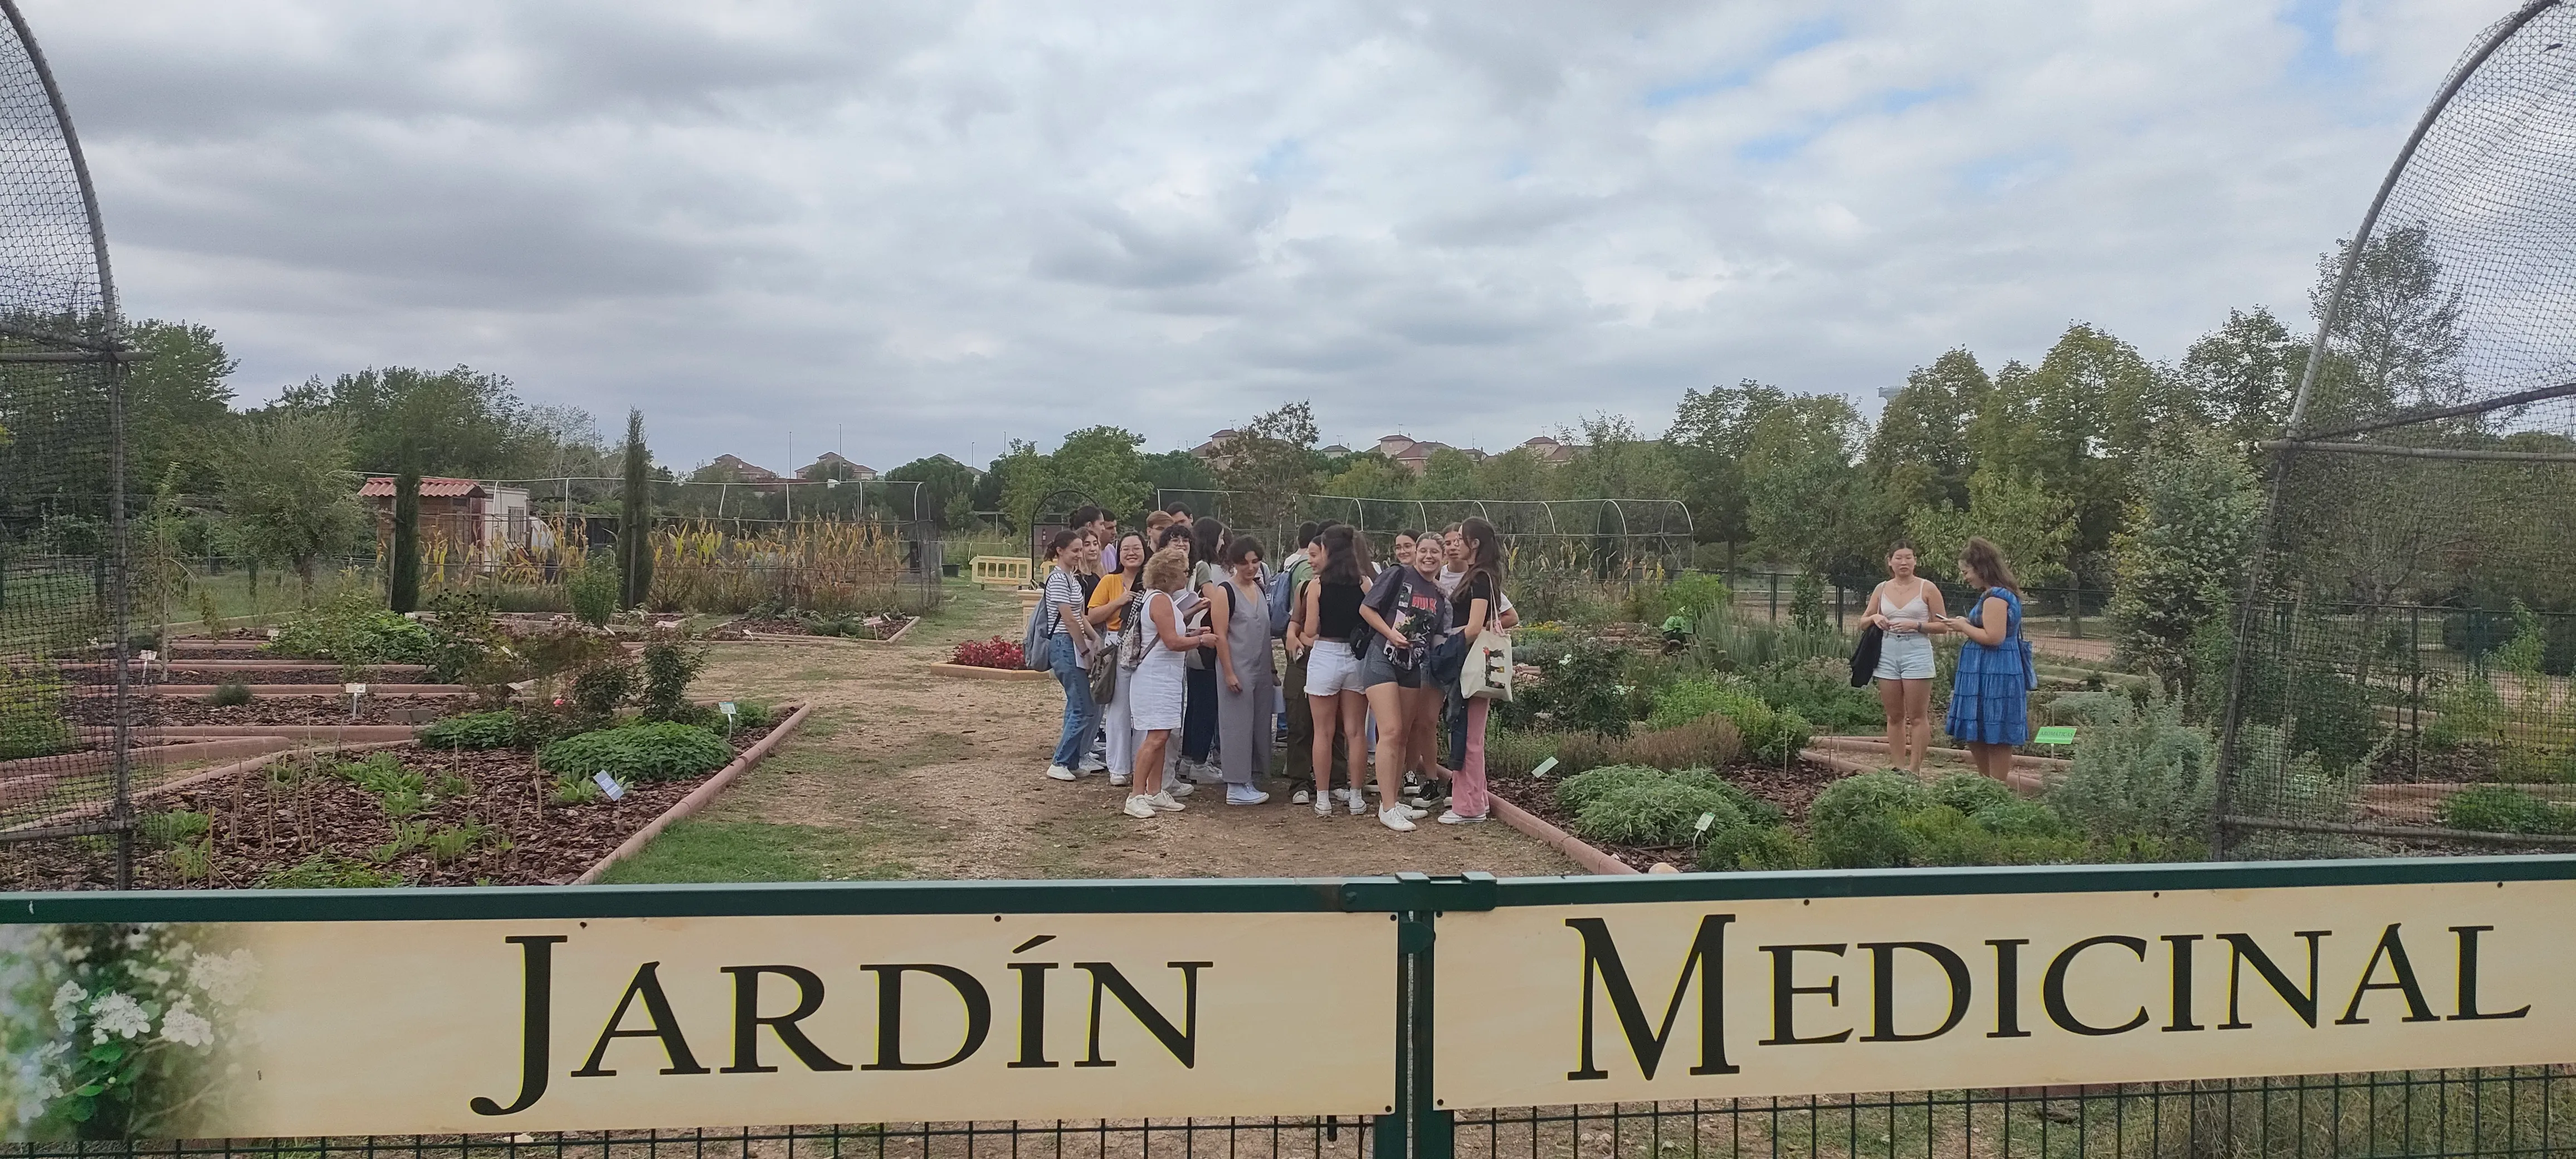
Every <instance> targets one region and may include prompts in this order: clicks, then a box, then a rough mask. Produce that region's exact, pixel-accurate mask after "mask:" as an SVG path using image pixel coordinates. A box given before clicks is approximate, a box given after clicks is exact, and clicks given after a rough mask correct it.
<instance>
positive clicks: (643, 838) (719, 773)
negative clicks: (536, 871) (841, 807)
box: [572, 704, 814, 885]
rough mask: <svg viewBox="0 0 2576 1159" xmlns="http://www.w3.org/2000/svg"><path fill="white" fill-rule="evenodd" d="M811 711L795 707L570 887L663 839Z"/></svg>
mask: <svg viewBox="0 0 2576 1159" xmlns="http://www.w3.org/2000/svg"><path fill="white" fill-rule="evenodd" d="M812 711H814V706H813V705H810V704H800V705H797V706H796V711H794V712H791V713H788V714H787V719H785V720H782V721H779V722H778V727H776V728H773V729H771V730H769V735H768V736H764V737H762V738H760V739H759V740H757V741H754V742H752V745H751V747H750V748H747V749H744V750H742V754H741V755H740V756H737V757H735V758H734V759H733V763H732V764H729V765H726V766H725V767H723V768H721V769H718V770H716V775H714V776H712V777H709V778H707V780H706V783H705V784H702V785H699V786H698V787H697V788H694V789H691V790H689V795H688V796H685V797H682V798H680V799H679V800H678V801H676V802H673V803H672V805H671V807H670V808H668V809H665V810H663V811H662V815H661V816H659V817H655V818H654V819H652V820H651V821H649V822H647V823H646V824H645V826H644V827H643V828H641V829H638V830H636V831H635V832H634V833H633V834H632V835H630V836H629V837H627V838H626V840H624V841H622V842H619V843H618V846H617V848H615V849H611V850H609V851H608V856H606V857H602V858H600V859H599V862H598V864H596V865H593V866H591V867H590V868H588V869H585V870H583V871H582V873H581V876H579V877H576V878H574V879H572V884H574V885H595V884H597V883H598V881H599V876H600V875H601V874H603V873H606V872H608V867H609V866H612V865H615V864H617V863H618V862H620V861H624V860H626V859H627V858H629V857H633V856H635V855H636V854H637V853H640V852H642V851H643V849H644V847H645V846H647V845H650V844H652V843H653V839H654V838H656V837H659V836H661V835H662V831H663V830H664V829H668V828H670V827H671V823H672V822H674V821H677V820H679V819H681V818H683V817H686V816H688V815H689V814H691V813H695V812H697V811H698V810H700V809H703V808H706V807H707V803H708V802H710V801H713V800H715V799H716V796H717V795H718V794H720V793H722V792H724V791H725V789H726V788H727V787H728V786H731V785H732V784H733V783H734V781H735V779H736V778H739V777H741V776H742V775H743V774H744V773H747V772H750V771H751V768H752V766H754V765H757V764H759V763H760V761H761V758H763V757H766V756H768V755H769V750H771V749H773V748H776V747H778V742H780V741H782V740H785V739H787V734H789V733H791V732H794V731H796V726H797V725H799V724H802V723H804V721H805V714H806V713H809V712H812Z"/></svg>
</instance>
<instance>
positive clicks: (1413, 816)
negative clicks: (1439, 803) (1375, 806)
mask: <svg viewBox="0 0 2576 1159" xmlns="http://www.w3.org/2000/svg"><path fill="white" fill-rule="evenodd" d="M1394 808H1395V810H1396V811H1397V812H1400V813H1402V814H1404V816H1405V818H1406V819H1407V820H1411V821H1419V820H1421V819H1423V818H1425V817H1428V816H1430V815H1431V810H1429V809H1416V808H1414V807H1413V806H1411V805H1407V804H1405V803H1403V802H1401V801H1399V802H1397V803H1396V804H1395V806H1394Z"/></svg>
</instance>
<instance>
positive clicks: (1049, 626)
mask: <svg viewBox="0 0 2576 1159" xmlns="http://www.w3.org/2000/svg"><path fill="white" fill-rule="evenodd" d="M1085 542H1087V541H1086V540H1084V539H1083V537H1082V536H1081V535H1079V534H1077V533H1075V532H1073V531H1072V530H1069V529H1068V530H1064V531H1058V532H1056V533H1055V534H1054V535H1052V536H1049V537H1048V538H1047V554H1049V555H1051V556H1053V557H1055V570H1053V571H1050V572H1048V573H1047V579H1046V594H1045V595H1044V596H1043V597H1041V598H1040V599H1039V600H1038V606H1037V609H1036V610H1035V611H1034V612H1032V613H1030V619H1031V620H1032V621H1033V627H1041V626H1042V627H1043V628H1044V629H1045V645H1044V646H1045V648H1046V654H1047V664H1046V667H1047V669H1048V670H1049V671H1051V672H1054V673H1055V678H1056V682H1057V683H1060V684H1062V685H1064V731H1063V733H1062V735H1060V736H1059V737H1058V738H1057V739H1056V745H1055V759H1054V760H1053V761H1051V762H1049V763H1048V765H1047V770H1046V775H1047V776H1048V777H1049V778H1051V779H1054V780H1058V781H1074V780H1080V779H1081V778H1082V774H1081V773H1079V772H1076V771H1075V766H1077V765H1080V764H1081V763H1082V758H1083V757H1084V755H1086V754H1088V753H1089V752H1090V751H1091V734H1092V733H1094V732H1096V731H1098V730H1099V728H1100V705H1099V704H1098V703H1097V702H1095V701H1093V700H1092V699H1091V665H1090V660H1091V652H1092V650H1093V649H1094V647H1095V646H1096V644H1095V641H1094V638H1093V636H1092V633H1091V620H1090V619H1089V617H1088V616H1087V614H1086V612H1087V606H1086V603H1087V602H1086V601H1085V600H1084V599H1083V598H1082V584H1081V583H1080V582H1079V581H1077V580H1075V579H1074V575H1075V573H1076V572H1078V571H1079V570H1080V569H1081V567H1082V545H1083V544H1084V543H1085Z"/></svg>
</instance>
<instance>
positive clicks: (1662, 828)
mask: <svg viewBox="0 0 2576 1159" xmlns="http://www.w3.org/2000/svg"><path fill="white" fill-rule="evenodd" d="M1711 814H1714V815H1715V816H1714V819H1713V820H1712V821H1711V822H1710V823H1709V827H1710V829H1712V830H1714V829H1717V828H1720V827H1724V828H1728V829H1736V828H1742V827H1743V826H1744V825H1745V824H1746V821H1747V818H1746V817H1745V816H1744V811H1743V810H1742V809H1739V808H1737V807H1736V805H1735V802H1734V801H1733V800H1730V799H1729V798H1728V796H1727V795H1726V794H1725V793H1721V792H1717V791H1715V790H1712V789H1710V788H1709V787H1707V786H1706V785H1699V784H1692V783H1689V782H1686V781H1681V780H1675V779H1671V778H1665V777H1658V778H1656V779H1654V780H1650V781H1643V782H1638V783H1634V784H1628V785H1623V786H1621V787H1619V788H1616V789H1612V790H1610V791H1609V792H1606V793H1603V794H1601V795H1600V796H1599V797H1597V798H1595V799H1594V800H1593V801H1592V803H1591V804H1589V805H1587V806H1585V807H1584V809H1583V811H1582V812H1581V813H1579V814H1577V815H1576V816H1575V819H1574V831H1575V832H1576V833H1578V834H1581V835H1582V836H1584V837H1585V838H1587V839H1589V840H1593V841H1608V842H1612V843H1614V844H1619V845H1694V844H1697V843H1698V839H1699V836H1700V831H1699V828H1698V826H1699V819H1700V818H1701V817H1703V816H1708V815H1711Z"/></svg>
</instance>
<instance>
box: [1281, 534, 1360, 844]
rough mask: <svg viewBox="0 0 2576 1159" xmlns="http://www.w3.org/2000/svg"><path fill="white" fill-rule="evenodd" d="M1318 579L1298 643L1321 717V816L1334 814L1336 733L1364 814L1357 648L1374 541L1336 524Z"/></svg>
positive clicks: (1350, 796)
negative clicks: (1363, 578) (1362, 594)
mask: <svg viewBox="0 0 2576 1159" xmlns="http://www.w3.org/2000/svg"><path fill="white" fill-rule="evenodd" d="M1315 551H1316V552H1317V557H1316V560H1315V579H1314V582H1312V583H1309V584H1307V585H1306V591H1305V594H1304V596H1303V599H1304V601H1305V605H1306V607H1305V612H1304V614H1303V615H1301V616H1299V617H1298V624H1299V625H1300V626H1299V627H1297V628H1295V629H1293V631H1295V633H1296V634H1297V639H1296V641H1295V643H1296V645H1297V646H1299V647H1302V648H1304V649H1306V651H1307V653H1308V656H1307V660H1306V704H1307V707H1308V708H1309V709H1310V710H1312V713H1313V715H1314V718H1315V741H1314V747H1313V748H1312V750H1311V751H1310V756H1311V757H1312V759H1313V762H1314V766H1313V767H1314V770H1315V799H1314V806H1315V815H1316V816H1318V817H1330V816H1332V815H1333V736H1334V734H1335V733H1336V732H1338V733H1339V734H1340V735H1341V737H1342V743H1343V747H1344V751H1346V752H1347V753H1348V754H1349V757H1350V762H1349V771H1348V773H1347V775H1348V777H1349V779H1350V786H1349V788H1347V789H1345V790H1343V794H1344V795H1343V798H1342V800H1343V801H1344V802H1345V803H1346V804H1348V805H1349V806H1350V810H1351V815H1352V816H1354V817H1357V816H1359V815H1361V814H1362V813H1363V812H1365V811H1366V810H1367V808H1368V804H1367V798H1366V795H1365V794H1363V793H1361V792H1360V777H1361V776H1362V775H1363V774H1364V772H1365V771H1366V770H1367V768H1368V698H1367V697H1366V696H1363V695H1361V692H1360V682H1359V681H1360V663H1359V657H1358V655H1357V654H1356V653H1355V652H1354V650H1353V649H1352V647H1351V640H1352V638H1353V637H1354V636H1356V635H1358V634H1359V633H1360V632H1361V631H1362V628H1361V626H1360V575H1361V574H1362V571H1363V570H1364V569H1365V568H1366V567H1367V564H1368V541H1367V540H1364V539H1361V538H1360V537H1359V535H1358V534H1357V533H1356V532H1355V531H1353V530H1352V529H1351V528H1349V527H1335V528H1333V529H1332V530H1330V531H1327V532H1325V533H1324V535H1323V537H1322V538H1320V539H1317V540H1316V541H1315Z"/></svg>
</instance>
